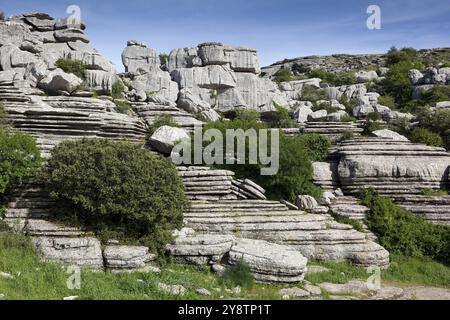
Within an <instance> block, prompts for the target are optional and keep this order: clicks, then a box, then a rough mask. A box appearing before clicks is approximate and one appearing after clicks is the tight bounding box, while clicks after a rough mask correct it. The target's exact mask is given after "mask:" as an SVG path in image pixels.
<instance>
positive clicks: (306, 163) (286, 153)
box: [204, 111, 330, 201]
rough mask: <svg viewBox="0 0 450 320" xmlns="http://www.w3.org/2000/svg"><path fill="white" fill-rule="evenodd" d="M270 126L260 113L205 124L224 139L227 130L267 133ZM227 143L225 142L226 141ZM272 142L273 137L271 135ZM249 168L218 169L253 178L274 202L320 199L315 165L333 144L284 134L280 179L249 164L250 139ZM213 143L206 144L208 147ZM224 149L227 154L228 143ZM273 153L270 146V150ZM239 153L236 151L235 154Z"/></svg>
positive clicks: (317, 137) (313, 136)
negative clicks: (301, 196) (301, 197)
mask: <svg viewBox="0 0 450 320" xmlns="http://www.w3.org/2000/svg"><path fill="white" fill-rule="evenodd" d="M266 128H267V125H266V124H265V123H263V122H261V121H260V120H259V113H257V112H251V111H242V112H240V113H239V114H238V116H237V117H236V118H235V119H233V120H230V121H225V120H219V121H215V122H209V123H207V124H205V126H204V130H208V129H218V130H219V131H220V132H222V134H223V136H225V135H226V130H227V129H242V130H244V131H246V130H248V129H255V130H256V132H257V133H258V132H259V129H266ZM224 140H225V139H224ZM268 140H269V142H270V140H271V139H270V135H269V139H268ZM246 142H247V143H246V159H245V163H246V164H223V165H215V166H216V167H217V168H223V169H228V170H232V171H234V172H235V173H236V176H237V177H238V178H250V179H252V180H253V181H255V182H256V183H258V184H260V185H261V186H262V187H263V188H265V189H266V191H267V195H268V196H269V197H270V198H272V199H277V200H279V199H280V198H284V199H289V200H291V201H294V199H295V197H296V196H297V195H298V194H311V195H313V196H316V197H318V196H320V194H321V190H320V189H319V188H318V187H316V186H315V185H314V184H313V183H312V164H311V161H318V160H322V159H324V158H325V157H326V156H327V155H328V148H329V146H330V142H329V141H328V139H326V138H324V137H322V136H320V135H317V134H311V135H310V134H304V135H298V136H295V137H286V136H285V135H284V134H283V133H282V132H280V140H279V148H280V149H279V161H280V163H279V165H280V167H279V171H278V173H277V174H276V175H269V176H263V175H261V172H260V170H261V167H263V166H262V165H260V164H249V159H248V154H249V148H248V139H247V141H246ZM208 144H209V143H205V145H208ZM223 149H224V150H225V149H226V147H225V141H224V146H223ZM268 150H270V146H269V147H268ZM236 153H237V150H236V149H235V154H236Z"/></svg>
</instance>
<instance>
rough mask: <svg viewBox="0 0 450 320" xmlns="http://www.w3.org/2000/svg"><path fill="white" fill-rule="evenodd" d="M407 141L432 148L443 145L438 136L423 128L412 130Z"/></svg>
mask: <svg viewBox="0 0 450 320" xmlns="http://www.w3.org/2000/svg"><path fill="white" fill-rule="evenodd" d="M409 140H411V142H415V143H422V144H426V145H427V146H432V147H442V146H443V144H444V143H443V141H442V138H441V136H440V135H438V134H437V133H434V132H431V131H430V130H428V129H425V128H414V130H413V131H412V132H411V133H410V135H409Z"/></svg>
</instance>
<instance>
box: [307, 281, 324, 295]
mask: <svg viewBox="0 0 450 320" xmlns="http://www.w3.org/2000/svg"><path fill="white" fill-rule="evenodd" d="M303 289H305V290H306V291H308V292H309V293H310V294H311V295H314V296H320V295H321V294H322V289H320V287H318V286H314V285H312V284H305V285H303Z"/></svg>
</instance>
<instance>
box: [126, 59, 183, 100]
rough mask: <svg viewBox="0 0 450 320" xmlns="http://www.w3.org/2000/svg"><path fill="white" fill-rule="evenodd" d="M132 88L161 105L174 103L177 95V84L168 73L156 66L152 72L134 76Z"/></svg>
mask: <svg viewBox="0 0 450 320" xmlns="http://www.w3.org/2000/svg"><path fill="white" fill-rule="evenodd" d="M131 86H132V88H133V89H135V90H136V92H142V93H144V94H145V95H146V98H147V100H148V101H150V102H154V103H159V104H163V105H175V102H176V101H177V97H178V85H177V83H176V82H174V81H172V79H171V78H170V74H169V73H168V72H166V71H162V70H161V69H159V68H157V69H154V70H153V71H152V72H148V73H144V74H142V75H138V76H136V77H134V80H133V81H132V85H131Z"/></svg>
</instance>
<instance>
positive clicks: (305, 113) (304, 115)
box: [294, 105, 313, 123]
mask: <svg viewBox="0 0 450 320" xmlns="http://www.w3.org/2000/svg"><path fill="white" fill-rule="evenodd" d="M312 114H313V111H312V110H311V108H310V107H308V106H306V105H305V106H301V107H298V108H297V109H295V111H294V119H295V120H296V121H297V122H298V123H305V122H307V121H308V117H309V116H310V115H312Z"/></svg>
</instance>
